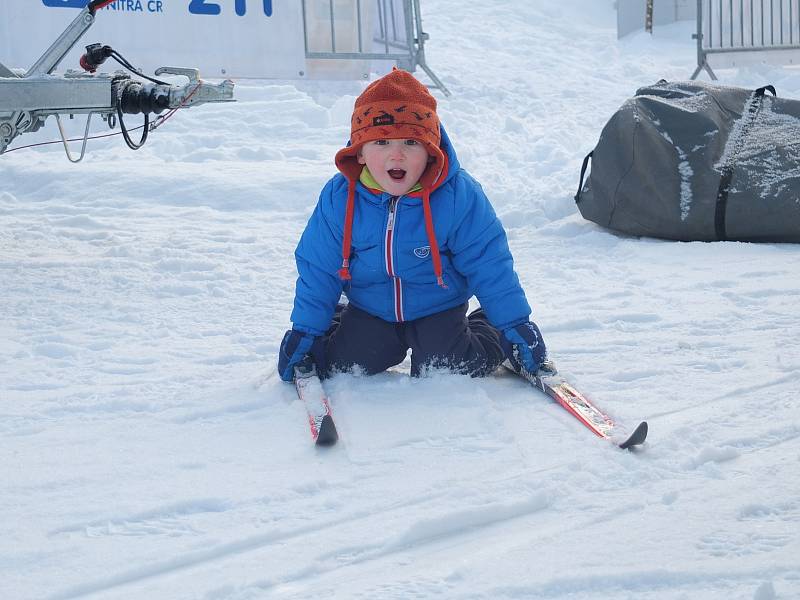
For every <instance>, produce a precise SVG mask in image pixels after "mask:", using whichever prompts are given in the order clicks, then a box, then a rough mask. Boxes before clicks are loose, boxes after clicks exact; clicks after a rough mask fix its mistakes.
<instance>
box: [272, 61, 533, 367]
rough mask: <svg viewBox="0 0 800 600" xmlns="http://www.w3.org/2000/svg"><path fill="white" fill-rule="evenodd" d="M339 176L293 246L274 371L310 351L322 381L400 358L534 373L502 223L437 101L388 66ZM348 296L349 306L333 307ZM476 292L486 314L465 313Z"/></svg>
mask: <svg viewBox="0 0 800 600" xmlns="http://www.w3.org/2000/svg"><path fill="white" fill-rule="evenodd" d="M351 126H352V128H351V137H350V143H349V144H348V145H347V146H346V147H345V148H343V149H341V150H340V151H339V152H338V153H337V154H336V166H337V167H338V169H339V171H340V173H339V174H337V175H336V176H334V177H333V178H332V179H331V180H330V181H328V183H327V184H326V185H325V187H324V188H323V190H322V193H321V194H320V198H319V202H318V203H317V206H316V209H315V210H314V213H313V214H312V215H311V218H310V219H309V221H308V225H307V226H306V229H305V231H304V232H303V236H302V237H301V239H300V243H299V244H298V246H297V250H296V252H295V258H296V260H297V270H298V272H299V274H300V276H299V278H298V279H297V287H296V291H295V299H294V310H293V311H292V316H291V320H292V324H293V325H292V329H291V330H289V331H287V332H286V335H284V337H283V341H282V342H281V347H280V356H279V359H278V372H279V374H280V376H281V378H282V379H284V380H285V381H292V379H293V376H294V367H295V365H297V364H298V363H300V362H301V361H303V360H304V359H305V357H306V356H308V355H310V356H311V357H312V358H313V359H314V362H315V363H316V365H317V371H318V372H319V373H320V375H321V376H323V377H324V376H325V375H326V374H329V373H331V372H332V371H341V370H348V369H351V368H353V367H355V366H357V367H358V368H360V369H361V371H362V372H364V373H367V374H375V373H380V372H382V371H385V370H386V369H387V368H389V367H391V366H394V365H397V364H399V363H401V362H402V361H403V360H404V359H405V357H406V354H407V353H408V350H409V349H410V350H411V373H412V375H414V376H418V375H419V374H420V373H421V371H422V370H423V369H424V368H443V369H447V370H450V371H452V372H455V373H462V374H469V375H472V376H474V377H478V376H484V375H488V374H489V373H491V372H492V371H494V370H495V369H496V368H497V367H498V366H499V365H500V364H501V363H502V362H503V360H505V359H506V358H508V359H509V360H510V361H511V364H512V365H513V367H514V368H515V369H517V370H518V371H519V369H520V368H523V369H525V370H527V371H528V372H530V373H535V372H536V371H537V369H538V368H539V366H540V365H541V363H542V362H543V360H544V359H545V345H544V341H543V340H542V336H541V333H540V332H539V328H538V327H537V326H536V325H535V324H534V323H533V322H531V321H530V320H529V316H530V312H531V309H530V306H529V305H528V302H527V300H526V298H525V292H524V291H523V290H522V288H521V287H520V284H519V279H518V278H517V274H516V273H515V272H514V268H513V258H512V256H511V252H510V251H509V248H508V242H507V240H506V234H505V231H504V229H503V226H502V224H501V223H500V221H499V220H498V218H497V217H496V216H495V213H494V210H493V209H492V207H491V205H490V204H489V201H488V200H487V198H486V196H485V195H484V193H483V190H482V189H481V187H480V185H479V184H478V183H477V182H476V181H475V180H474V179H472V177H470V175H469V174H467V172H466V171H465V170H464V169H462V168H461V167H460V166H459V163H458V159H457V158H456V154H455V151H454V150H453V147H452V146H451V144H450V140H449V139H448V137H447V134H446V133H445V131H444V128H443V127H442V126H441V125H440V124H439V118H438V116H437V114H436V99H435V98H434V97H433V96H432V95H431V94H430V93H429V91H428V89H427V88H426V87H425V86H424V85H422V84H421V83H419V82H418V81H417V80H416V79H415V78H414V77H413V76H412V75H411V74H410V73H407V72H406V71H401V70H397V69H395V70H393V71H392V72H391V73H389V74H388V75H386V76H384V77H382V78H381V79H378V80H377V81H375V82H373V83H372V84H370V85H369V86H368V87H367V88H366V90H364V92H363V93H362V94H361V95H360V96H359V97H358V99H357V100H356V103H355V108H354V112H353V116H352V122H351ZM342 292H344V294H345V295H346V296H347V298H348V300H349V303H348V304H347V305H345V306H342V305H341V304H338V301H339V299H340V296H341V294H342ZM473 295H474V296H476V297H477V298H478V300H479V302H480V304H481V308H480V309H478V310H476V311H473V312H472V313H471V314H470V315H469V316H467V306H468V301H469V299H470V298H471V297H472V296H473Z"/></svg>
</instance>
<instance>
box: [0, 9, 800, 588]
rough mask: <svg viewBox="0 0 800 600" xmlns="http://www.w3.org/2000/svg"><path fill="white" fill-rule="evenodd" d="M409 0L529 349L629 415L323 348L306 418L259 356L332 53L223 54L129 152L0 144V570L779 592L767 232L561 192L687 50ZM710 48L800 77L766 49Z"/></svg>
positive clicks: (187, 582) (37, 574) (775, 342)
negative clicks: (586, 204)
mask: <svg viewBox="0 0 800 600" xmlns="http://www.w3.org/2000/svg"><path fill="white" fill-rule="evenodd" d="M422 9H423V18H424V24H425V30H426V31H427V32H428V33H429V34H430V41H429V43H428V46H427V58H428V62H429V63H430V65H431V66H432V68H433V69H434V70H435V71H436V73H437V74H438V75H439V76H440V77H441V78H442V79H443V81H444V82H445V83H446V85H447V86H448V87H449V89H450V90H451V91H452V93H453V95H452V97H450V98H444V97H442V96H441V95H439V97H440V113H441V117H442V119H443V121H444V123H445V125H446V127H447V128H448V131H449V133H450V136H451V138H452V139H453V142H454V144H455V146H456V149H457V151H458V153H459V156H460V159H461V161H462V163H463V165H464V166H465V168H466V169H468V170H469V171H470V172H471V173H472V174H473V175H474V176H475V177H476V178H477V179H478V180H479V181H480V182H481V183H482V184H483V186H484V189H485V191H486V193H487V195H488V196H489V198H490V199H491V200H492V202H493V204H494V206H495V207H496V209H497V212H498V214H499V215H500V217H501V218H502V220H503V222H504V224H505V226H506V228H507V230H508V235H509V240H510V244H511V248H512V251H513V253H514V256H515V259H516V268H517V270H518V272H519V275H520V278H521V280H522V282H523V284H524V286H525V288H526V290H527V292H528V296H529V299H530V301H531V304H532V306H533V307H534V313H533V317H534V319H535V320H536V321H537V323H538V324H539V325H540V326H541V329H542V332H543V334H544V336H545V339H546V341H547V343H548V347H549V349H550V352H551V355H552V356H553V358H554V359H555V360H556V363H557V364H558V365H559V367H560V368H561V370H562V371H563V372H566V373H568V374H570V375H571V377H572V381H573V383H574V385H575V386H576V387H578V388H579V389H581V390H583V391H584V392H586V393H587V395H588V396H590V397H591V398H592V399H593V400H594V401H595V403H597V404H598V405H600V406H602V407H603V408H604V409H606V410H607V411H608V412H610V413H611V414H613V415H614V416H615V417H617V418H618V419H619V420H620V421H622V422H624V423H627V424H630V425H635V424H636V423H637V422H638V421H639V420H641V419H647V420H648V421H649V423H650V428H651V433H650V437H649V441H648V443H647V444H646V446H645V447H644V449H643V450H642V451H640V452H638V453H630V452H624V451H621V450H618V449H615V448H614V447H613V446H612V445H611V444H608V443H605V442H603V441H602V440H600V439H598V438H595V437H594V436H592V434H591V433H590V432H589V431H588V430H586V429H585V428H583V427H581V426H580V425H579V424H578V423H577V422H576V421H575V420H574V419H573V418H572V417H570V416H569V415H568V414H567V413H566V412H565V411H564V410H563V409H561V408H559V407H558V406H557V405H555V404H553V403H551V402H549V401H548V400H547V399H546V398H545V397H544V396H543V395H541V394H539V393H537V392H535V391H533V390H532V389H531V388H529V387H527V386H526V384H525V383H524V382H522V381H521V380H518V379H516V378H514V377H512V376H509V375H501V374H498V375H496V376H494V377H491V378H489V379H485V380H472V379H469V378H465V377H459V376H453V375H445V374H434V375H432V376H431V377H428V378H425V379H418V380H412V379H411V378H409V377H408V374H407V371H408V369H407V366H405V367H403V366H401V367H400V368H398V369H396V370H393V371H391V372H389V373H386V374H383V375H380V376H376V377H372V378H367V377H354V376H345V375H340V376H337V377H335V378H334V379H333V380H331V381H330V382H329V383H328V391H329V394H330V396H331V399H332V404H333V409H334V412H335V414H336V418H337V422H338V426H339V429H340V433H341V438H342V440H341V443H340V444H339V445H338V446H336V447H334V448H332V449H328V450H318V449H316V448H315V447H313V446H312V445H311V443H310V436H309V432H308V424H307V422H306V416H305V412H304V410H303V407H302V405H301V404H300V403H299V401H298V400H297V399H296V396H295V393H294V389H293V387H292V386H291V385H288V384H285V383H283V382H281V381H280V379H279V378H278V377H277V376H276V374H275V367H274V365H275V361H276V354H277V350H278V344H279V342H280V340H281V337H282V334H283V332H284V330H285V329H286V328H287V327H288V326H289V314H290V311H291V305H292V298H293V293H294V279H295V277H296V274H295V267H294V260H293V250H294V247H295V244H296V242H297V240H298V236H299V235H300V232H301V231H302V228H303V226H304V224H305V221H306V219H307V218H308V216H309V214H310V213H311V210H312V209H313V207H314V204H315V202H316V200H317V195H318V193H319V190H320V188H321V187H322V185H323V184H324V182H325V181H326V180H327V179H328V178H329V177H330V176H331V175H332V174H333V173H334V165H333V155H334V152H335V151H336V150H337V149H338V148H339V147H341V145H342V144H344V142H345V141H346V140H347V138H348V131H349V115H350V111H351V108H352V105H353V101H354V99H355V97H356V96H357V95H358V94H359V92H360V91H361V90H362V89H363V87H364V85H365V83H364V82H337V83H322V82H315V83H312V82H275V81H239V82H237V88H236V95H237V98H238V102H237V103H235V104H225V105H206V106H201V107H197V108H192V109H191V110H186V111H182V112H180V113H178V114H177V115H176V116H175V117H174V118H173V119H171V120H170V121H169V122H168V123H167V124H166V125H164V126H163V127H162V128H160V129H159V130H157V131H156V132H155V133H154V134H152V136H151V139H150V141H149V142H148V143H147V145H146V146H145V147H144V148H143V149H142V150H140V151H138V152H131V151H130V150H129V149H128V148H127V147H125V145H124V144H123V143H122V141H121V140H120V138H118V137H117V138H108V139H103V140H99V141H95V142H92V143H90V152H89V155H88V156H87V158H86V159H85V160H84V161H83V162H82V163H80V164H78V165H73V164H70V163H69V162H67V161H66V159H65V158H64V156H63V150H62V149H61V148H59V147H58V146H45V147H40V148H36V149H28V150H19V151H17V152H11V153H7V154H5V155H3V156H0V174H2V182H3V184H2V188H1V189H0V309H1V310H2V320H0V436H2V437H1V438H0V439H2V443H0V481H2V487H1V488H0V490H2V491H0V515H2V518H0V598H3V599H8V600H27V599H37V600H40V599H49V600H55V599H59V600H65V599H68V598H92V599H94V598H98V599H101V598H102V599H106V598H111V599H118V598H119V599H131V600H133V599H136V600H142V599H145V598H146V599H149V600H153V599H156V600H184V599H187V600H188V599H203V600H252V599H260V598H285V599H301V598H343V599H350V598H370V599H382V600H385V599H392V598H395V599H403V600H406V599H409V598H456V599H466V598H487V599H500V600H502V599H529V598H547V599H559V600H578V599H598V600H612V599H613V600H620V599H634V598H635V599H636V600H667V599H669V600H672V599H691V600H696V599H700V600H772V599H787V600H788V599H795V598H800V541H799V540H798V533H799V532H800V408H798V404H797V394H798V388H800V310H798V307H800V248H798V247H797V246H795V245H777V244H762V245H758V244H743V243H674V242H665V241H657V240H653V239H637V238H630V237H624V236H619V235H615V234H613V233H611V232H608V231H605V230H602V229H600V228H598V227H597V226H595V225H593V224H591V223H589V222H586V221H584V220H583V219H581V217H580V216H579V214H578V213H577V210H576V208H575V205H574V202H573V200H572V197H573V195H574V193H575V191H576V189H577V185H578V173H579V170H580V164H581V161H582V159H583V157H584V155H585V154H586V153H587V152H588V151H589V150H591V149H592V147H593V146H594V144H595V143H596V141H597V138H598V136H599V134H600V131H601V129H602V127H603V125H604V124H605V122H606V121H607V120H608V118H609V117H610V116H611V115H612V114H613V112H614V111H615V110H616V109H617V108H618V107H619V106H620V105H621V104H622V103H623V102H624V101H625V99H626V98H628V97H630V96H631V95H632V94H633V93H634V91H635V90H636V89H637V88H638V87H640V86H643V85H649V84H652V83H654V82H656V81H658V80H659V79H661V78H664V79H667V80H678V79H686V78H688V76H689V75H690V74H691V72H692V71H693V69H694V66H695V62H694V61H695V49H694V45H693V44H694V42H693V41H692V40H691V33H692V30H693V24H692V23H688V22H686V23H680V24H677V25H674V26H669V27H663V28H656V31H655V34H654V35H653V36H650V35H648V34H645V33H644V32H642V33H640V34H634V35H632V36H630V37H628V38H626V39H623V40H621V41H618V40H617V39H616V29H615V12H614V10H613V7H612V2H611V1H610V0H560V1H558V2H552V1H549V0H547V1H546V0H516V1H513V2H511V1H507V0H487V1H485V2H462V1H460V0H425V1H424V2H423V3H422ZM167 50H168V49H167ZM167 62H168V61H167ZM718 74H719V75H720V77H721V81H722V82H723V83H726V84H730V85H737V86H744V87H750V88H754V87H758V86H761V85H765V84H767V83H771V84H774V85H775V86H776V88H777V90H778V93H779V94H780V95H781V96H786V97H795V98H800V73H798V71H797V70H796V69H792V68H780V67H775V66H758V67H750V68H747V69H741V70H722V71H719V72H718ZM419 75H420V77H421V78H423V79H424V78H425V75H424V73H422V72H421V71H420V72H419ZM133 120H134V118H132V119H131V124H133ZM81 127H82V125H81V123H80V122H79V121H78V120H76V122H75V123H73V128H74V131H75V132H78V131H79V130H80V128H81ZM98 132H102V129H100V128H99V127H98ZM56 135H57V130H56V127H55V124H54V123H53V122H49V123H48V126H47V127H45V128H44V130H42V131H40V132H38V133H36V134H29V135H25V136H22V137H21V138H20V139H18V140H16V141H15V143H14V144H13V146H19V145H22V144H27V143H31V142H34V141H43V140H49V139H53V138H55V136H56ZM676 176H678V174H676Z"/></svg>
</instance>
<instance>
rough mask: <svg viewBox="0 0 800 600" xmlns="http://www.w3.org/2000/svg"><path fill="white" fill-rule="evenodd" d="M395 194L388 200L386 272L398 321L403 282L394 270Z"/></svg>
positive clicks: (401, 318) (400, 311) (399, 320)
mask: <svg viewBox="0 0 800 600" xmlns="http://www.w3.org/2000/svg"><path fill="white" fill-rule="evenodd" d="M397 200H398V197H397V196H392V197H391V199H390V200H389V216H388V218H387V221H386V239H385V246H386V273H388V275H389V277H391V278H392V291H393V296H394V298H393V300H394V316H395V318H396V319H397V321H398V322H402V321H403V320H404V319H403V284H402V282H401V281H400V278H399V277H397V275H395V272H394V226H395V221H396V219H397Z"/></svg>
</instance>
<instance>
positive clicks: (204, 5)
mask: <svg viewBox="0 0 800 600" xmlns="http://www.w3.org/2000/svg"><path fill="white" fill-rule="evenodd" d="M261 2H262V4H263V5H264V14H265V15H267V16H268V17H271V16H272V0H261ZM233 10H234V11H236V14H237V15H239V16H240V17H242V16H244V15H245V14H246V13H247V0H233ZM189 12H190V13H192V14H195V15H218V14H220V13H221V12H222V8H220V5H219V4H217V2H212V1H211V0H190V2H189Z"/></svg>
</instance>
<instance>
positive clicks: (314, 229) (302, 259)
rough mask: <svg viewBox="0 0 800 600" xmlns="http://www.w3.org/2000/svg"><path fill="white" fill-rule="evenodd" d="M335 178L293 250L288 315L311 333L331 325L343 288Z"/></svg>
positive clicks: (328, 185)
mask: <svg viewBox="0 0 800 600" xmlns="http://www.w3.org/2000/svg"><path fill="white" fill-rule="evenodd" d="M335 180H336V179H335V178H334V179H332V180H331V181H329V182H328V184H327V185H326V186H325V187H324V188H323V190H322V193H321V194H320V198H319V202H317V206H316V208H315V209H314V213H313V214H312V215H311V218H310V219H309V220H308V224H307V225H306V228H305V231H303V235H302V236H301V237H300V242H299V243H298V245H297V249H296V250H295V253H294V255H295V260H296V262H297V272H298V274H299V276H298V278H297V284H296V286H295V295H294V309H293V310H292V317H291V319H292V323H293V326H294V328H295V329H298V330H300V331H305V332H307V333H310V334H312V335H322V334H323V333H325V331H327V329H328V328H329V327H330V324H331V320H332V318H333V313H334V311H335V309H336V303H337V302H338V301H339V298H340V296H341V294H342V289H343V282H342V280H341V279H340V278H339V274H338V270H339V267H340V266H341V262H342V225H341V224H340V221H341V220H338V221H337V214H336V211H335V210H334V209H335V204H334V198H335V196H336V194H335V193H334V188H335V187H336V184H335ZM342 217H343V215H342Z"/></svg>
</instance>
